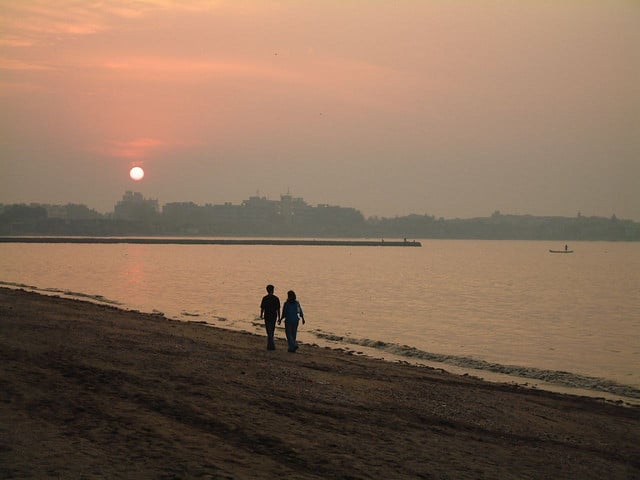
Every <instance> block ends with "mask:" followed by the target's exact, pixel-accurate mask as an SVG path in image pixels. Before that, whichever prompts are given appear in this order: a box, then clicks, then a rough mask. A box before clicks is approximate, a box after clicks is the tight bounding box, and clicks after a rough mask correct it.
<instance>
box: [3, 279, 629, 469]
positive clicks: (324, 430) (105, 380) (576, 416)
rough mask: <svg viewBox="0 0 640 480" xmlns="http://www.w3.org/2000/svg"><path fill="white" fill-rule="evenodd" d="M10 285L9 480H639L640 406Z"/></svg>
mask: <svg viewBox="0 0 640 480" xmlns="http://www.w3.org/2000/svg"><path fill="white" fill-rule="evenodd" d="M277 336H278V338H277V341H276V342H277V343H276V345H277V349H276V351H267V350H266V339H265V338H264V337H263V336H257V335H253V334H249V333H240V332H233V331H228V330H223V329H218V328H213V327H210V326H207V325H203V324H200V323H186V322H178V321H174V320H169V319H167V318H164V317H162V316H159V315H150V314H142V313H138V312H130V311H123V310H118V309H116V308H113V307H108V306H102V305H96V304H92V303H88V302H82V301H77V300H69V299H64V298H59V297H50V296H43V295H39V294H35V293H30V292H26V291H22V290H11V289H4V288H1V289H0V356H1V360H0V478H224V479H245V478H250V479H261V478H265V479H266V478H270V479H272V478H282V477H288V478H297V479H326V478H340V479H402V478H406V479H415V478H429V479H480V478H482V479H493V478H495V479H507V478H518V479H521V478H532V479H538V478H540V479H542V478H553V479H560V478H566V479H576V478H580V479H586V478H593V479H602V478H609V479H631V478H640V449H639V448H638V445H640V408H637V407H627V406H621V405H616V404H613V403H609V402H604V401H602V400H598V399H593V398H586V397H577V396H569V395H561V394H555V393H551V392H545V391H538V390H530V389H525V388H522V387H519V386H515V385H507V384H492V383H487V382H483V381H481V380H478V379H474V378H471V377H464V376H456V375H452V374H449V373H446V372H443V371H441V370H434V369H429V368H426V367H418V366H412V365H406V364H399V363H391V362H384V361H381V360H375V359H370V358H365V357H361V356H358V355H353V354H349V353H345V352H342V351H337V350H332V349H328V348H320V347H317V346H312V345H301V347H300V350H299V351H298V353H295V354H290V353H287V350H286V345H285V340H284V338H283V333H282V332H281V331H278V332H277Z"/></svg>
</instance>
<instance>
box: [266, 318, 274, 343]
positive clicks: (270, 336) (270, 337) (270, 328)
mask: <svg viewBox="0 0 640 480" xmlns="http://www.w3.org/2000/svg"><path fill="white" fill-rule="evenodd" d="M264 326H265V328H266V329H267V350H275V349H276V342H275V341H274V336H275V332H276V319H275V318H274V319H273V320H267V319H266V318H265V319H264Z"/></svg>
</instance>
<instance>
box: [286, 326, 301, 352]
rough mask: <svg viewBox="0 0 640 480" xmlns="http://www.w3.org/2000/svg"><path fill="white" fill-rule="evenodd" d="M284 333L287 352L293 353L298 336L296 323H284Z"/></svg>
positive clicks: (296, 345)
mask: <svg viewBox="0 0 640 480" xmlns="http://www.w3.org/2000/svg"><path fill="white" fill-rule="evenodd" d="M284 331H285V333H286V334H287V346H288V349H287V350H288V351H289V352H295V351H296V350H297V349H298V342H296V336H297V335H298V322H287V321H285V322H284Z"/></svg>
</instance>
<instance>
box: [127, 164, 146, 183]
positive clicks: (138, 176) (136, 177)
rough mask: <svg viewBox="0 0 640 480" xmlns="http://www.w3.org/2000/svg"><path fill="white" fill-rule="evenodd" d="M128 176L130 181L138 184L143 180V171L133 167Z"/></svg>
mask: <svg viewBox="0 0 640 480" xmlns="http://www.w3.org/2000/svg"><path fill="white" fill-rule="evenodd" d="M129 176H130V177H131V180H133V181H135V182H139V181H140V180H142V179H143V178H144V170H143V169H142V168H140V167H133V168H132V169H131V170H129Z"/></svg>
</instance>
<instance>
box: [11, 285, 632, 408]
mask: <svg viewBox="0 0 640 480" xmlns="http://www.w3.org/2000/svg"><path fill="white" fill-rule="evenodd" d="M0 288H9V289H24V290H26V291H29V292H33V293H37V294H41V295H47V296H54V297H55V296H61V297H62V298H68V299H71V300H80V301H88V302H91V303H95V304H98V305H110V306H114V307H117V308H119V309H122V310H124V311H131V312H134V313H142V314H151V315H159V316H161V317H165V318H167V319H168V320H176V321H182V322H192V323H199V324H204V325H207V326H214V327H217V328H223V329H226V330H230V331H234V332H247V333H253V334H257V335H261V334H262V330H263V326H262V322H261V321H260V320H258V319H256V321H254V322H252V323H251V324H252V326H253V327H254V330H253V331H249V330H247V329H245V328H234V327H229V326H225V325H224V324H220V323H213V322H210V321H207V320H199V319H197V318H177V317H173V316H166V315H165V314H164V313H163V312H159V311H158V310H149V311H147V310H138V309H135V308H131V307H130V306H127V305H126V304H123V303H121V302H119V301H116V300H113V299H109V298H106V297H104V296H102V295H89V294H85V293H82V292H75V291H69V290H63V289H57V288H39V287H37V286H33V285H26V284H22V283H12V282H3V281H0ZM194 317H198V315H195V316H194ZM281 333H282V335H284V327H282V329H281ZM310 335H311V337H312V339H311V341H307V343H311V344H315V345H320V346H322V347H329V348H332V349H334V350H337V351H343V352H345V353H347V354H350V355H353V354H355V355H363V356H365V357H367V358H374V359H380V360H384V361H388V362H398V363H407V364H411V365H418V366H425V367H429V368H433V369H440V370H443V371H445V372H447V373H451V374H454V375H462V376H472V377H475V378H478V379H480V380H483V381H486V382H491V383H508V384H513V385H518V386H520V387H523V388H530V389H541V390H546V391H550V392H555V393H561V394H568V395H578V396H586V397H591V398H595V399H598V400H603V401H607V402H613V403H616V404H620V405H627V406H634V407H640V391H639V390H638V388H637V387H635V386H633V385H628V384H623V383H619V382H617V381H615V380H610V379H607V378H604V377H594V376H589V375H585V374H578V373H571V372H567V371H559V370H544V369H539V368H535V367H520V366H517V365H511V364H495V363H490V362H486V361H482V360H477V359H473V358H470V357H465V356H460V355H453V354H447V355H445V354H434V353H430V352H426V351H422V350H419V349H416V348H414V347H410V346H408V345H400V344H395V343H389V342H384V341H382V340H370V339H354V338H351V337H342V336H336V335H333V334H330V333H326V332H323V331H321V330H317V331H313V332H311V334H310ZM483 367H485V368H483Z"/></svg>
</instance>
